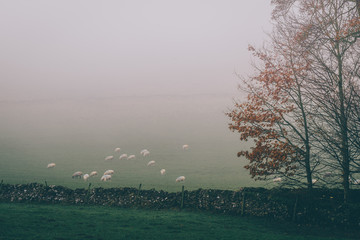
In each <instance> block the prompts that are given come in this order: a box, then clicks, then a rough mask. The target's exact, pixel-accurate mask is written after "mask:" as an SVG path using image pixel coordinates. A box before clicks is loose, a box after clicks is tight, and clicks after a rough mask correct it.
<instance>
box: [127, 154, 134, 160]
mask: <svg viewBox="0 0 360 240" xmlns="http://www.w3.org/2000/svg"><path fill="white" fill-rule="evenodd" d="M131 159H135V155H130V156H129V157H128V158H127V160H131Z"/></svg>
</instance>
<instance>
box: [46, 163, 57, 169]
mask: <svg viewBox="0 0 360 240" xmlns="http://www.w3.org/2000/svg"><path fill="white" fill-rule="evenodd" d="M55 166H56V164H55V163H49V164H48V165H47V168H54V167H55Z"/></svg>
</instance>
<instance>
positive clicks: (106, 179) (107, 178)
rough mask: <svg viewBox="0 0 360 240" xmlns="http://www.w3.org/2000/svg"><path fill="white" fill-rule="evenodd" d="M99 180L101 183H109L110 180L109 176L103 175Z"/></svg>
mask: <svg viewBox="0 0 360 240" xmlns="http://www.w3.org/2000/svg"><path fill="white" fill-rule="evenodd" d="M100 180H101V181H103V182H106V181H109V180H111V175H103V176H102V177H101V178H100Z"/></svg>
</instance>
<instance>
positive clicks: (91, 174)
mask: <svg viewBox="0 0 360 240" xmlns="http://www.w3.org/2000/svg"><path fill="white" fill-rule="evenodd" d="M95 175H98V172H97V171H92V172H91V173H90V175H89V176H90V177H92V176H95Z"/></svg>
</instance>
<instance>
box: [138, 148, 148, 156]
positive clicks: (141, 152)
mask: <svg viewBox="0 0 360 240" xmlns="http://www.w3.org/2000/svg"><path fill="white" fill-rule="evenodd" d="M148 151H149V150H147V149H143V150H141V151H140V154H141V155H143V154H144V152H148Z"/></svg>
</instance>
